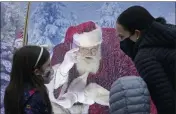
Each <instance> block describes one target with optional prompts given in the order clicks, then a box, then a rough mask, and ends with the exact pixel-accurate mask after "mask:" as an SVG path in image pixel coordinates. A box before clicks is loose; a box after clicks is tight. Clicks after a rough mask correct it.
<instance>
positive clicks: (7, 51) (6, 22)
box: [0, 2, 24, 114]
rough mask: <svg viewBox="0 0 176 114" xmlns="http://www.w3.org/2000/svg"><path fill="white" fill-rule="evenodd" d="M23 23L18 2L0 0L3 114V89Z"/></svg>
mask: <svg viewBox="0 0 176 114" xmlns="http://www.w3.org/2000/svg"><path fill="white" fill-rule="evenodd" d="M23 25H24V13H23V12H22V10H21V9H20V2H1V51H0V56H1V63H0V65H1V70H0V72H1V87H2V88H1V114H4V107H3V99H4V91H5V88H6V86H7V85H8V82H9V80H10V77H9V74H10V71H11V66H12V65H11V61H12V56H13V51H14V43H15V41H16V35H17V33H18V31H19V30H20V29H22V28H23Z"/></svg>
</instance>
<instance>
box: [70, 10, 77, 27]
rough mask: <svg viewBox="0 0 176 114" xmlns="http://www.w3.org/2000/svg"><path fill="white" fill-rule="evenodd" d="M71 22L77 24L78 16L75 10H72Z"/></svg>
mask: <svg viewBox="0 0 176 114" xmlns="http://www.w3.org/2000/svg"><path fill="white" fill-rule="evenodd" d="M70 19H71V20H70V22H71V25H77V24H78V23H77V19H78V17H77V16H76V15H75V13H74V12H70Z"/></svg>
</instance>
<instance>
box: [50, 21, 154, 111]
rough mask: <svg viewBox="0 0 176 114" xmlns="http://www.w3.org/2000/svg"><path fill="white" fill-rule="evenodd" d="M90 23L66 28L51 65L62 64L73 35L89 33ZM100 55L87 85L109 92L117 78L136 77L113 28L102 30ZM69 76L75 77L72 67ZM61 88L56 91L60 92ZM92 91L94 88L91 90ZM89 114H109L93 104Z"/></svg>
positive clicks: (133, 68) (101, 106)
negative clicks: (97, 66) (62, 41)
mask: <svg viewBox="0 0 176 114" xmlns="http://www.w3.org/2000/svg"><path fill="white" fill-rule="evenodd" d="M91 23H92V22H86V23H82V24H80V25H78V26H71V27H69V28H68V30H67V32H66V36H65V41H64V43H62V44H58V45H57V46H55V48H54V51H53V56H52V60H51V64H52V65H53V66H54V65H56V64H58V63H62V62H63V60H64V56H65V54H66V52H68V51H69V50H70V44H72V43H73V35H74V34H75V33H78V34H81V33H83V32H86V31H90V29H91V26H90V25H89V24H91ZM102 39H103V42H102V44H101V55H102V58H101V60H100V66H99V70H98V72H97V73H96V74H89V75H88V78H87V85H88V84H89V83H93V82H95V83H96V84H98V85H100V86H101V87H103V88H105V89H107V90H110V88H111V85H112V83H113V82H114V81H115V80H117V79H118V78H119V77H123V76H130V75H136V76H137V75H138V73H137V71H136V68H135V66H134V64H133V62H132V61H131V59H130V58H129V57H128V56H127V55H125V54H124V53H123V52H122V51H121V50H120V44H119V40H118V38H117V35H116V30H115V29H114V28H102ZM69 75H72V76H74V75H77V71H76V68H75V67H73V68H72V69H71V70H70V72H69ZM61 89H62V86H61V87H60V88H59V89H58V90H57V91H58V93H59V92H60V91H61ZM92 89H94V88H92ZM88 113H89V114H109V107H107V106H103V105H100V104H97V103H95V104H93V105H91V106H89V110H88ZM151 114H156V109H155V107H154V105H153V104H152V107H151Z"/></svg>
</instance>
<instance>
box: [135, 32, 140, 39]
mask: <svg viewBox="0 0 176 114" xmlns="http://www.w3.org/2000/svg"><path fill="white" fill-rule="evenodd" d="M135 34H136V37H137V39H138V38H139V36H140V35H141V32H140V31H139V30H135Z"/></svg>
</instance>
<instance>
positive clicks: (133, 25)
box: [117, 6, 166, 34]
mask: <svg viewBox="0 0 176 114" xmlns="http://www.w3.org/2000/svg"><path fill="white" fill-rule="evenodd" d="M154 21H157V22H159V23H161V24H166V20H165V19H164V18H163V17H159V18H156V19H155V18H154V17H153V16H152V15H151V14H150V13H149V12H148V11H147V10H146V9H145V8H143V7H141V6H132V7H129V8H128V9H126V10H125V11H124V12H122V13H121V14H120V15H119V17H118V18H117V23H118V24H120V25H122V26H123V28H124V29H126V30H127V31H129V32H130V33H131V34H133V33H134V32H135V30H140V31H142V30H146V29H147V28H149V27H150V26H151V24H152V23H153V22H154Z"/></svg>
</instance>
